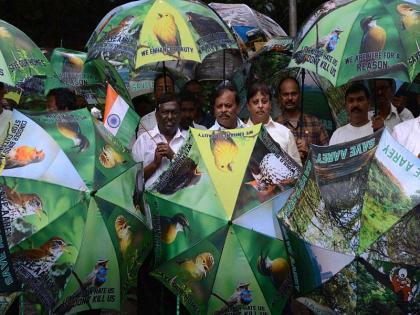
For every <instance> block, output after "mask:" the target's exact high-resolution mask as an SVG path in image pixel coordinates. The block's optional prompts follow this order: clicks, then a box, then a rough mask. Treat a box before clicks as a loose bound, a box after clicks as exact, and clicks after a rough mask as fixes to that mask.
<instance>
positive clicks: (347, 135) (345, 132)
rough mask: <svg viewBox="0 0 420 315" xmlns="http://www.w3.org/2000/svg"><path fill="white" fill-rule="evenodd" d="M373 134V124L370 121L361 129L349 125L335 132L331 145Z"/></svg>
mask: <svg viewBox="0 0 420 315" xmlns="http://www.w3.org/2000/svg"><path fill="white" fill-rule="evenodd" d="M372 133H373V129H372V122H371V121H370V120H369V122H368V123H367V124H365V125H363V126H360V127H355V126H352V125H351V124H347V125H344V126H342V127H340V128H337V129H336V130H335V131H334V133H333V134H332V136H331V139H330V145H333V144H338V143H343V142H348V141H352V140H356V139H359V138H363V137H366V136H368V135H371V134H372Z"/></svg>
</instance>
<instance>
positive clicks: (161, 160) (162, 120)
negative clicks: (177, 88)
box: [132, 93, 188, 189]
mask: <svg viewBox="0 0 420 315" xmlns="http://www.w3.org/2000/svg"><path fill="white" fill-rule="evenodd" d="M156 121H157V125H156V126H155V127H154V128H153V129H151V130H150V131H147V132H144V133H143V134H141V135H140V137H138V139H137V141H136V142H135V143H134V145H133V148H132V155H133V158H134V160H135V161H136V162H143V166H144V180H145V189H150V187H151V186H152V185H153V183H154V182H155V181H156V180H157V179H158V178H159V176H160V175H161V174H162V173H163V172H164V170H165V169H166V168H167V167H168V165H169V164H170V161H171V160H172V158H173V157H174V155H175V153H176V152H177V151H178V150H179V148H180V147H181V146H182V144H183V143H184V141H185V139H186V138H187V137H188V133H187V132H186V131H181V130H180V129H179V121H180V109H179V104H178V102H177V99H176V97H175V95H173V94H169V93H167V94H164V95H162V96H161V97H160V98H159V99H158V104H157V106H156Z"/></svg>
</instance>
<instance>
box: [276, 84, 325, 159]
mask: <svg viewBox="0 0 420 315" xmlns="http://www.w3.org/2000/svg"><path fill="white" fill-rule="evenodd" d="M277 90H278V98H279V99H278V100H279V104H280V107H281V109H282V114H281V115H280V116H279V117H277V119H276V121H277V122H278V123H280V124H282V125H284V126H286V127H287V128H289V129H290V131H291V132H292V133H293V135H294V136H295V140H296V144H297V148H298V151H299V154H300V158H301V160H302V162H303V163H304V162H305V161H306V158H307V156H308V152H309V145H310V144H316V145H328V134H327V132H326V131H325V128H324V127H323V126H322V124H321V121H320V120H319V119H318V118H316V117H314V116H311V115H307V114H303V115H302V113H301V111H300V110H299V105H300V97H301V95H300V86H299V82H298V81H297V80H296V79H295V78H293V77H287V78H285V79H283V80H282V81H281V82H280V84H279V86H278V89H277ZM301 116H303V117H302V123H303V124H302V126H301Z"/></svg>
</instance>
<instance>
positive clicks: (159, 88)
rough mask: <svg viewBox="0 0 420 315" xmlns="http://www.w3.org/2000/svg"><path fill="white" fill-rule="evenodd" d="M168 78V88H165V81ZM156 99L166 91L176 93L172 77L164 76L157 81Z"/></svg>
mask: <svg viewBox="0 0 420 315" xmlns="http://www.w3.org/2000/svg"><path fill="white" fill-rule="evenodd" d="M164 79H166V90H165V81H164ZM155 85H156V86H155V100H157V99H159V97H161V96H162V95H163V94H164V93H165V92H166V93H174V92H175V88H174V83H173V82H172V80H171V78H170V77H162V78H159V79H157V80H156V82H155Z"/></svg>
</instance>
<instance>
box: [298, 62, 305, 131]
mask: <svg viewBox="0 0 420 315" xmlns="http://www.w3.org/2000/svg"><path fill="white" fill-rule="evenodd" d="M301 76H302V83H301V87H300V88H301V93H300V118H299V138H302V136H303V92H304V90H305V69H304V68H302V72H301Z"/></svg>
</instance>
